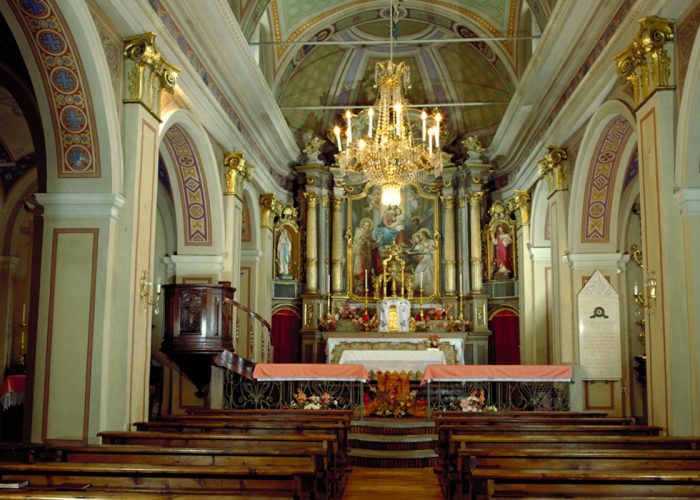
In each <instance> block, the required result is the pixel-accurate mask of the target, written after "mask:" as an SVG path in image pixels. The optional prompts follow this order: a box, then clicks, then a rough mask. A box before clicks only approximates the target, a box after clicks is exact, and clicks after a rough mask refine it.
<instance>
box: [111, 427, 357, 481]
mask: <svg viewBox="0 0 700 500" xmlns="http://www.w3.org/2000/svg"><path fill="white" fill-rule="evenodd" d="M98 436H100V437H101V438H102V442H103V443H104V444H114V445H142V446H149V447H170V448H172V447H175V448H206V449H209V448H217V449H221V448H223V449H226V450H228V451H230V452H232V453H235V454H239V455H245V454H248V455H255V454H263V455H271V454H275V453H278V454H285V453H287V451H285V450H287V449H295V450H298V449H299V447H300V446H302V447H303V446H304V445H305V444H306V443H314V442H316V443H320V444H321V445H322V446H323V449H324V450H325V464H324V470H325V477H326V478H327V482H328V484H329V491H331V492H333V493H334V494H335V493H336V492H342V491H343V489H344V487H345V483H346V482H347V475H346V466H345V462H344V461H343V460H345V457H344V456H341V455H339V451H338V442H337V438H336V436H335V434H291V433H290V434H219V433H187V432H170V433H167V432H145V431H137V432H121V431H104V432H100V433H98Z"/></svg>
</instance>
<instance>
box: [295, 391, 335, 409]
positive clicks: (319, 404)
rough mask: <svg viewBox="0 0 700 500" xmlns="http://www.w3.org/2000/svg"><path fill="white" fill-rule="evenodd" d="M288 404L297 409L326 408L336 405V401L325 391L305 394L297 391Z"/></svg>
mask: <svg viewBox="0 0 700 500" xmlns="http://www.w3.org/2000/svg"><path fill="white" fill-rule="evenodd" d="M289 406H290V407H291V408H294V409H297V410H328V409H332V408H335V407H336V406H338V402H337V401H336V400H334V399H333V398H332V397H331V395H330V394H328V393H327V392H324V393H323V394H321V395H320V396H317V395H315V394H314V395H311V396H307V395H306V393H305V392H303V391H297V392H296V394H294V399H293V400H292V403H291V404H290V405H289Z"/></svg>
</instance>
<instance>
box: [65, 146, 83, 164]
mask: <svg viewBox="0 0 700 500" xmlns="http://www.w3.org/2000/svg"><path fill="white" fill-rule="evenodd" d="M68 160H70V161H71V163H73V167H74V168H81V167H82V166H83V163H84V159H83V153H82V151H81V150H80V149H78V148H75V149H74V150H73V151H72V152H71V153H70V154H69V155H68Z"/></svg>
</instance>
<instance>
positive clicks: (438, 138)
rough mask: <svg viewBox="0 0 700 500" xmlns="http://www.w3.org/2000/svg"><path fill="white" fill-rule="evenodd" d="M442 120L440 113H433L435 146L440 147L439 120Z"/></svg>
mask: <svg viewBox="0 0 700 500" xmlns="http://www.w3.org/2000/svg"><path fill="white" fill-rule="evenodd" d="M441 120H442V115H441V114H440V113H438V114H436V115H435V147H436V148H440V121H441Z"/></svg>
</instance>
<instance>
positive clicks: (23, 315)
mask: <svg viewBox="0 0 700 500" xmlns="http://www.w3.org/2000/svg"><path fill="white" fill-rule="evenodd" d="M26 318H27V304H22V323H24V322H25V319H26Z"/></svg>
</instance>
